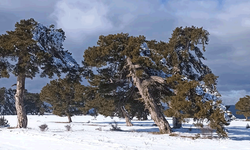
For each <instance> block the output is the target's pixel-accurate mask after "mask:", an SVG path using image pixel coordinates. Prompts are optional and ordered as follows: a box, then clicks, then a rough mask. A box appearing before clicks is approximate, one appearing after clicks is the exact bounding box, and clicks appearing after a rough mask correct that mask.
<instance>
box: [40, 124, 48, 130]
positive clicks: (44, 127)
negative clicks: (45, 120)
mask: <svg viewBox="0 0 250 150" xmlns="http://www.w3.org/2000/svg"><path fill="white" fill-rule="evenodd" d="M39 128H40V130H41V131H45V130H48V125H46V124H42V125H40V126H39Z"/></svg>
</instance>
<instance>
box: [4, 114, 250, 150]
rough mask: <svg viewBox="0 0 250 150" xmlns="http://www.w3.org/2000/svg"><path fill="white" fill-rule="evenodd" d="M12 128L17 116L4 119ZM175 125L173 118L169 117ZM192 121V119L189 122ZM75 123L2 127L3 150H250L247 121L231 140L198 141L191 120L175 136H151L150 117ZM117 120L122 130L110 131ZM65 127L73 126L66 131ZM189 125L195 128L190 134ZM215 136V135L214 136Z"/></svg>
mask: <svg viewBox="0 0 250 150" xmlns="http://www.w3.org/2000/svg"><path fill="white" fill-rule="evenodd" d="M5 118H6V119H7V120H8V121H9V123H10V126H15V125H16V121H17V119H16V116H5ZM167 120H168V121H169V123H170V124H171V125H172V120H171V118H167ZM190 120H191V119H190ZM72 121H73V122H72V123H67V117H58V116H55V115H44V116H36V115H28V128H27V129H7V128H0V150H165V149H167V150H178V149H185V150H189V149H190V150H191V149H192V150H196V149H197V150H198V149H199V150H200V149H203V150H210V149H218V150H219V149H220V150H221V149H222V150H223V149H227V150H231V149H232V150H235V149H238V150H244V149H250V129H246V124H247V123H249V124H250V122H249V121H248V122H246V121H244V120H235V121H232V122H231V124H230V125H229V126H228V127H227V129H228V131H229V133H228V135H229V138H228V139H217V138H214V139H196V140H193V139H192V138H183V137H180V136H189V137H191V136H192V137H195V135H197V134H198V133H200V130H199V129H197V128H195V127H194V126H192V123H193V122H192V121H190V122H189V123H185V124H183V128H181V129H175V130H174V131H175V132H174V134H177V135H178V136H170V135H167V134H152V133H151V132H157V131H159V130H158V128H157V127H156V126H152V124H153V123H154V122H153V121H152V120H151V119H150V118H149V120H146V121H138V120H132V123H133V124H134V126H132V127H127V126H126V124H125V120H124V119H120V118H116V117H114V118H113V119H111V118H110V117H107V118H105V117H103V116H101V115H99V116H97V118H96V119H94V117H91V116H74V117H72ZM114 121H116V122H117V123H118V127H120V128H121V129H122V130H123V131H110V128H111V125H110V123H113V122H114ZM42 124H47V125H48V130H47V131H44V132H42V131H40V129H39V126H40V125H42ZM65 125H70V126H71V127H72V130H71V131H67V130H66V128H65ZM190 126H192V129H191V131H190ZM213 135H214V136H215V135H216V134H215V133H213Z"/></svg>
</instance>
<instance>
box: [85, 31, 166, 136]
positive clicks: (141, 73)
mask: <svg viewBox="0 0 250 150" xmlns="http://www.w3.org/2000/svg"><path fill="white" fill-rule="evenodd" d="M144 42H145V37H144V36H139V37H133V36H129V35H128V34H123V33H121V34H115V35H108V36H100V37H99V40H98V42H97V44H98V46H94V47H89V48H88V49H87V50H85V52H84V63H85V64H86V65H87V66H90V67H96V68H97V72H98V71H102V70H104V69H109V68H111V67H112V69H114V70H112V76H108V77H106V79H104V80H101V81H102V82H103V83H105V84H106V85H111V86H115V89H116V90H115V91H113V92H117V93H118V92H122V93H123V94H121V95H120V98H121V99H126V97H127V95H129V94H130V93H129V92H128V90H129V89H131V88H132V87H133V86H135V87H136V88H137V89H138V94H139V96H140V99H141V100H142V101H143V104H144V105H145V108H146V109H148V111H149V113H150V114H151V117H152V119H153V120H154V121H155V123H156V124H157V125H158V127H159V129H160V132H162V133H170V131H171V129H170V126H169V124H168V122H167V120H166V119H165V117H164V115H163V113H162V111H161V104H160V99H158V97H159V96H156V94H158V93H157V90H159V89H162V93H163V94H164V93H168V92H170V91H169V90H168V89H164V88H163V86H161V84H162V83H163V82H164V79H163V78H162V77H159V76H155V75H153V74H151V73H150V72H151V71H152V69H155V70H156V69H158V70H159V67H158V66H156V65H154V64H153V63H152V60H151V58H149V57H142V56H141V55H140V53H141V52H140V50H141V45H142V44H143V43H144ZM154 58H158V56H157V55H155V57H154ZM158 59H159V58H158ZM158 70H156V71H158ZM157 73H158V72H156V74H157ZM100 78H102V77H100ZM113 83H115V84H113ZM119 83H121V84H120V85H119ZM124 85H125V87H127V86H126V85H128V86H129V88H124ZM157 85H158V86H157ZM153 86H154V87H159V89H157V88H152V87H153ZM152 92H155V93H156V94H155V95H151V94H152ZM109 94H110V93H107V95H108V96H109ZM116 95H118V94H116ZM110 96H113V95H112V93H111V94H110ZM122 96H123V97H122ZM101 98H103V99H105V98H106V97H105V95H101Z"/></svg>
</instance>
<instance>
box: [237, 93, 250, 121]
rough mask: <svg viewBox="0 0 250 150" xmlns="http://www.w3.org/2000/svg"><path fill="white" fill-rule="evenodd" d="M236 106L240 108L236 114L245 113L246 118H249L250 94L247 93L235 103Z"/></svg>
mask: <svg viewBox="0 0 250 150" xmlns="http://www.w3.org/2000/svg"><path fill="white" fill-rule="evenodd" d="M235 108H236V109H237V110H239V111H236V114H238V115H244V116H245V117H246V120H248V117H249V116H250V96H249V95H246V96H245V97H243V98H240V100H239V101H238V102H237V103H236V104H235Z"/></svg>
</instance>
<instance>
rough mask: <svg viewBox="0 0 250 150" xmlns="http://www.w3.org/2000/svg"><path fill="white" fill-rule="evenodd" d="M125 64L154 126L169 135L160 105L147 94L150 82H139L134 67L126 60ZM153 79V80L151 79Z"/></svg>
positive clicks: (169, 128)
mask: <svg viewBox="0 0 250 150" xmlns="http://www.w3.org/2000/svg"><path fill="white" fill-rule="evenodd" d="M127 64H128V66H129V70H130V75H131V76H132V78H133V82H134V84H135V85H136V87H137V88H138V90H139V93H140V95H141V97H142V100H143V101H144V104H145V107H146V109H148V110H149V113H150V115H151V118H152V119H153V120H154V122H155V124H156V125H157V126H158V127H159V130H160V133H167V134H169V133H171V127H170V125H169V123H168V121H167V120H166V118H165V116H164V115H163V113H162V111H161V108H160V105H158V104H157V103H156V101H155V100H154V98H153V96H152V95H151V94H150V92H149V87H148V85H149V83H150V80H143V81H141V80H140V78H139V77H137V76H136V74H135V72H136V66H135V65H133V63H132V61H131V59H130V58H129V57H128V58H127ZM152 79H153V78H152ZM156 80H159V82H160V80H161V79H160V78H157V77H155V79H154V81H156Z"/></svg>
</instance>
